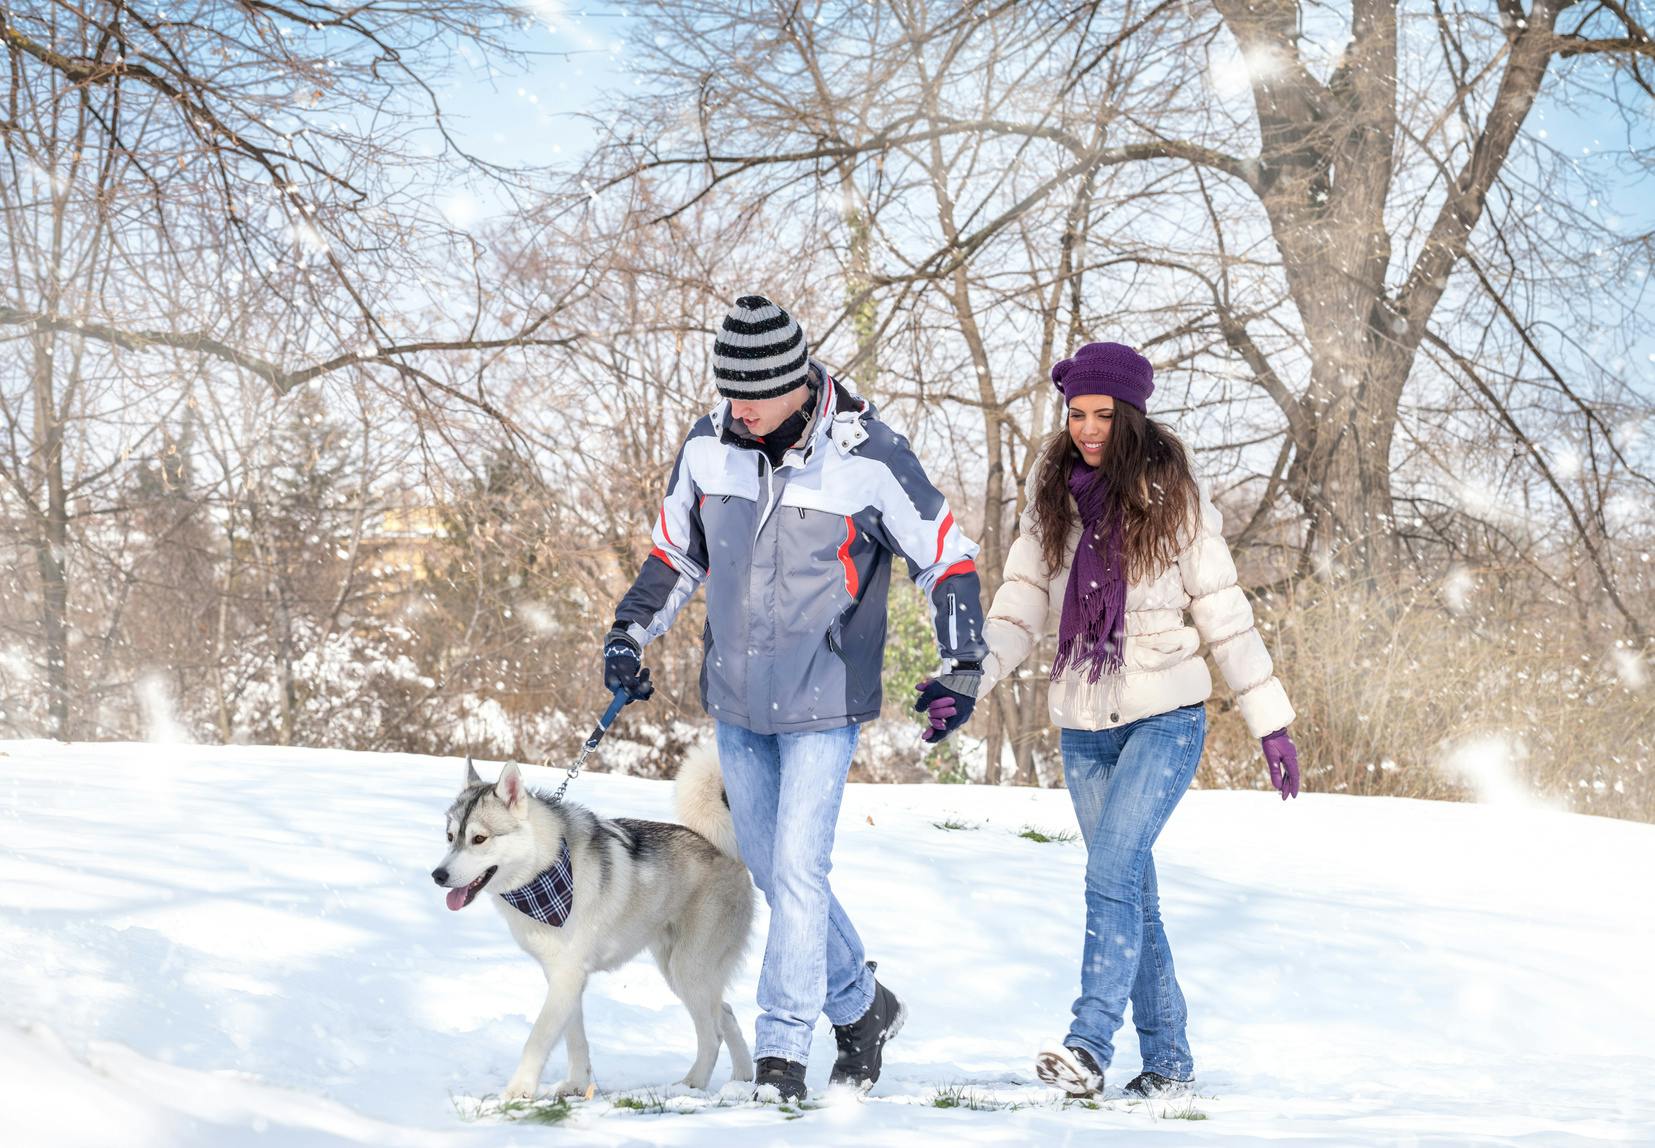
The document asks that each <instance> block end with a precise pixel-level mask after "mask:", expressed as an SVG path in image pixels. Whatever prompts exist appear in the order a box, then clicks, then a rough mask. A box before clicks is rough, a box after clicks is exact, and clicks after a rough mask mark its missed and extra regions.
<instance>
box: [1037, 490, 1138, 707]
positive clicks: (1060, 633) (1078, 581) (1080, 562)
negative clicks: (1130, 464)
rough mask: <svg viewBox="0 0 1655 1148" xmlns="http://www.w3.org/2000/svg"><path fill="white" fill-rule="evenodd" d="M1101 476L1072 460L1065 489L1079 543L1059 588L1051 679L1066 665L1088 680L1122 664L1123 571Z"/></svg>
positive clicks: (1116, 529)
mask: <svg viewBox="0 0 1655 1148" xmlns="http://www.w3.org/2000/svg"><path fill="white" fill-rule="evenodd" d="M1104 486H1105V484H1104V480H1103V476H1102V475H1101V474H1099V473H1098V472H1097V470H1096V469H1094V468H1093V467H1090V466H1087V465H1086V464H1085V463H1084V462H1081V461H1079V460H1078V459H1077V460H1076V461H1075V464H1074V468H1073V469H1072V470H1071V471H1070V472H1069V493H1071V494H1073V495H1074V496H1075V505H1076V506H1078V507H1079V508H1080V527H1081V529H1080V544H1079V545H1078V546H1076V547H1075V564H1074V567H1073V569H1071V570H1070V571H1069V585H1068V586H1067V587H1066V588H1065V589H1064V591H1063V618H1062V620H1061V621H1060V622H1059V623H1058V627H1057V657H1056V658H1054V659H1053V660H1052V680H1053V681H1054V682H1055V681H1056V680H1057V679H1058V678H1060V677H1062V676H1063V671H1064V670H1066V669H1069V668H1070V667H1075V668H1079V667H1081V666H1083V665H1086V663H1088V662H1089V663H1091V664H1090V665H1089V666H1088V667H1087V669H1086V680H1087V681H1088V682H1096V681H1097V680H1098V679H1099V678H1100V677H1102V676H1103V675H1104V674H1105V673H1111V674H1113V673H1118V672H1119V671H1120V669H1121V667H1122V665H1123V664H1124V653H1125V648H1124V647H1125V639H1124V636H1123V635H1124V632H1125V629H1126V575H1125V574H1124V573H1123V571H1122V568H1121V523H1120V519H1119V518H1115V519H1113V520H1112V521H1110V522H1107V523H1106V522H1105V521H1104V516H1105V502H1104Z"/></svg>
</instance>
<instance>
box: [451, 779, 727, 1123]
mask: <svg viewBox="0 0 1655 1148" xmlns="http://www.w3.org/2000/svg"><path fill="white" fill-rule="evenodd" d="M676 801H677V806H678V816H679V818H680V819H681V820H682V821H683V822H684V824H683V825H671V824H668V823H666V822H661V821H636V820H633V819H631V818H626V817H617V818H614V819H610V818H604V817H598V816H597V815H595V814H594V813H592V812H591V811H590V810H587V809H583V808H582V807H580V806H578V805H572V804H567V803H559V804H557V805H553V804H552V803H551V802H549V801H547V800H546V799H545V798H544V797H541V796H540V795H538V794H534V793H531V792H529V790H528V789H527V787H526V786H525V785H524V784H523V777H522V774H521V773H520V772H519V771H518V768H517V766H516V765H515V764H511V765H507V766H506V768H505V770H504V771H503V772H502V773H501V774H500V780H499V781H498V782H496V783H495V784H492V785H491V784H489V783H488V782H486V781H484V780H483V779H482V778H481V777H479V776H478V775H477V771H476V770H475V769H474V768H472V766H471V764H470V762H467V763H466V779H465V786H464V788H462V789H461V790H460V795H459V797H457V798H456V799H455V801H454V804H453V805H451V806H450V807H449V809H448V841H449V849H448V854H447V855H446V856H445V857H444V858H443V859H442V864H440V865H438V866H437V867H436V869H434V870H432V872H431V877H432V879H433V880H434V881H436V883H437V884H438V885H440V886H442V887H444V888H446V889H448V890H449V892H448V907H449V908H450V909H455V910H458V909H463V908H465V907H466V906H467V905H469V904H471V902H472V901H473V900H474V899H475V898H476V896H477V894H478V893H483V892H486V893H489V894H490V895H491V897H492V899H493V900H494V903H495V906H496V908H498V909H499V910H500V914H501V915H502V916H503V917H505V919H506V924H507V925H509V926H510V927H511V932H512V936H513V937H515V938H516V939H517V943H518V944H519V945H521V946H522V948H523V951H524V952H526V953H528V954H529V955H530V956H531V957H533V958H534V959H535V960H537V961H539V962H540V966H541V968H542V969H543V970H545V973H546V1003H545V1004H544V1005H543V1006H541V1009H540V1016H539V1017H538V1018H537V1019H536V1020H535V1022H534V1028H533V1029H532V1030H531V1031H530V1033H529V1040H528V1043H527V1044H526V1045H524V1046H523V1058H522V1060H521V1061H520V1062H519V1063H518V1065H517V1071H516V1072H515V1073H513V1074H512V1078H511V1081H510V1083H508V1084H507V1085H506V1090H505V1093H504V1094H503V1095H504V1096H505V1097H506V1098H507V1099H517V1098H527V1097H531V1096H533V1095H534V1093H535V1090H536V1088H538V1087H539V1084H540V1074H541V1071H542V1070H543V1069H544V1068H545V1067H546V1057H547V1055H548V1054H549V1053H550V1052H551V1050H552V1046H553V1045H555V1044H556V1043H557V1041H558V1038H559V1037H562V1038H563V1040H564V1042H565V1044H566V1045H567V1046H568V1052H569V1076H568V1078H567V1079H566V1080H563V1081H561V1082H560V1083H558V1084H557V1085H556V1086H555V1087H554V1088H553V1095H556V1096H564V1095H568V1094H571V1093H583V1092H585V1091H586V1090H587V1088H588V1087H589V1086H590V1084H591V1082H592V1061H591V1053H590V1050H589V1049H588V1047H587V1044H586V1028H585V1026H584V1024H583V1023H582V1020H581V993H582V990H583V989H584V988H585V986H586V978H587V976H588V975H589V974H591V973H594V972H599V971H603V970H608V969H613V968H617V967H618V966H620V965H621V964H623V963H625V962H626V961H628V960H630V959H631V958H632V957H633V956H635V955H637V954H638V953H639V952H641V951H643V950H644V949H646V948H647V949H648V950H649V951H650V953H651V954H652V955H653V956H654V957H655V962H656V964H658V965H659V966H660V967H661V974H662V975H663V976H664V977H666V981H667V984H668V986H670V987H671V989H672V991H673V992H674V993H676V994H677V996H678V999H679V1000H681V1001H683V1002H684V1007H686V1008H687V1009H689V1010H690V1019H691V1020H692V1021H694V1023H695V1039H696V1055H695V1063H694V1064H692V1065H690V1070H689V1072H687V1073H685V1074H684V1080H683V1083H684V1084H686V1085H688V1086H689V1087H691V1088H695V1089H704V1088H706V1087H707V1079H708V1077H709V1076H710V1075H711V1074H712V1071H713V1066H714V1065H715V1064H716V1063H717V1061H718V1047H719V1041H720V1038H722V1039H723V1041H724V1042H725V1043H727V1044H728V1045H729V1046H730V1061H731V1066H732V1073H731V1076H732V1079H734V1080H743V1081H745V1080H752V1079H753V1059H752V1056H751V1054H750V1053H749V1052H748V1050H747V1042H746V1040H745V1039H744V1038H743V1036H742V1033H741V1026H740V1025H739V1024H737V1023H736V1016H735V1013H734V1012H733V1011H731V1009H730V1006H729V1005H728V1004H726V1003H725V1002H724V990H725V988H726V986H727V985H728V984H729V983H730V977H731V975H732V974H733V973H734V972H735V969H736V966H737V965H738V964H739V963H740V961H741V958H742V954H743V952H744V951H745V949H746V947H747V938H748V934H749V932H750V930H751V926H752V920H753V885H752V881H751V880H750V879H749V877H748V874H747V867H746V866H745V865H743V864H742V863H741V861H740V859H739V857H738V855H737V853H736V845H735V830H734V827H733V826H732V824H731V822H730V811H729V808H728V807H727V806H726V805H725V804H724V795H723V788H722V781H721V778H720V776H719V772H718V764H717V760H716V759H715V758H713V757H712V754H711V751H710V750H707V749H705V748H703V749H698V750H697V751H695V752H694V753H692V755H691V760H690V761H688V762H686V764H685V766H684V768H683V769H682V770H680V772H679V779H678V783H677V786H676ZM537 879H538V880H537ZM566 879H567V880H566ZM525 889H529V890H541V891H547V890H553V892H552V893H551V894H550V895H549V896H545V897H542V898H541V899H540V900H539V901H538V902H535V901H533V900H530V901H525V900H524V890H525ZM571 902H572V904H571ZM548 904H551V905H553V907H552V908H551V909H550V910H547V908H546V906H547V905H548ZM518 905H522V906H523V908H518V907H517V906H518ZM548 919H550V920H552V921H558V922H561V923H560V924H552V923H548Z"/></svg>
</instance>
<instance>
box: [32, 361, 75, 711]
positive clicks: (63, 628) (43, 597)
mask: <svg viewBox="0 0 1655 1148" xmlns="http://www.w3.org/2000/svg"><path fill="white" fill-rule="evenodd" d="M33 342H34V417H35V426H34V434H35V457H37V458H38V459H40V462H41V469H42V477H43V479H44V480H45V492H44V493H45V504H44V505H43V506H39V507H38V508H37V514H36V522H35V544H34V552H35V568H36V570H37V571H38V572H39V574H40V629H41V635H42V638H43V640H44V643H45V647H46V651H45V652H46V719H47V732H48V733H49V734H50V735H51V736H52V737H54V738H56V739H57V740H59V741H68V740H69V738H70V735H71V733H72V725H71V720H70V707H69V569H68V567H69V505H68V495H67V491H66V490H65V488H64V482H63V424H62V422H61V421H60V419H59V417H58V416H59V412H58V410H57V407H56V403H55V396H56V392H55V391H54V389H53V384H54V378H53V360H52V351H53V343H54V342H55V338H54V336H52V335H51V334H49V333H45V332H42V333H39V334H37V335H36V336H35V338H34V340H33Z"/></svg>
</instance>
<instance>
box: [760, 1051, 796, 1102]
mask: <svg viewBox="0 0 1655 1148" xmlns="http://www.w3.org/2000/svg"><path fill="white" fill-rule="evenodd" d="M757 1068H758V1076H757V1079H755V1080H754V1081H753V1099H754V1100H766V1099H768V1097H764V1096H760V1095H759V1091H760V1090H762V1089H763V1088H764V1087H765V1086H766V1085H768V1086H769V1087H771V1088H774V1089H775V1090H776V1092H777V1093H779V1094H780V1096H781V1101H782V1103H783V1104H797V1103H798V1102H799V1101H801V1100H803V1099H804V1098H805V1094H806V1093H807V1092H809V1089H807V1088H806V1087H805V1066H804V1065H802V1064H800V1063H799V1062H798V1061H795V1060H787V1059H785V1058H783V1057H780V1056H761V1057H759V1062H758V1065H757Z"/></svg>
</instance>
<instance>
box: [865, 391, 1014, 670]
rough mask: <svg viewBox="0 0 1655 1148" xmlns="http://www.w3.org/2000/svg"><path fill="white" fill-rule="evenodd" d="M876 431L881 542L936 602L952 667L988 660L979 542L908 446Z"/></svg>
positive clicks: (879, 427) (941, 643)
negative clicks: (880, 471) (963, 527)
mask: <svg viewBox="0 0 1655 1148" xmlns="http://www.w3.org/2000/svg"><path fill="white" fill-rule="evenodd" d="M870 430H872V431H874V435H873V436H871V437H870V442H869V444H868V447H870V448H872V449H871V450H867V453H868V454H870V455H871V456H872V457H875V458H877V459H878V461H880V462H881V463H883V470H884V473H883V475H882V476H881V481H880V484H879V487H880V489H879V491H878V494H877V496H876V501H875V509H876V510H877V511H878V512H879V528H880V534H881V538H880V541H881V542H882V543H883V544H884V545H885V546H887V547H888V548H889V549H890V550H891V551H892V552H893V553H895V554H898V555H900V556H901V557H902V558H903V560H904V561H906V562H907V563H908V575H909V577H911V578H912V579H913V580H914V583H915V585H917V586H918V587H919V588H920V590H921V591H922V592H923V593H924V594H925V595H926V597H928V598H929V599H930V600H931V618H932V623H933V624H934V625H935V627H936V631H937V648H938V651H939V652H940V653H941V655H942V658H943V662H944V665H945V668H951V667H952V666H953V665H955V664H957V663H959V662H981V661H982V660H983V655H984V654H986V653H987V652H988V645H987V644H986V643H985V642H984V641H983V604H982V585H981V583H980V581H979V579H978V577H977V562H976V558H977V544H976V543H975V542H973V541H971V539H969V538H967V537H966V536H965V531H963V530H961V529H960V528H959V526H958V525H957V524H956V523H955V522H954V514H953V512H952V511H951V510H949V509H948V500H947V499H945V498H944V497H943V496H942V492H941V491H939V490H938V489H937V488H936V487H935V486H933V485H932V484H931V480H930V478H929V477H927V475H926V473H925V468H924V467H922V466H920V463H919V459H918V458H916V457H915V456H914V452H913V450H912V449H910V447H909V446H908V440H907V439H905V438H903V437H902V436H901V435H899V434H897V433H896V432H894V431H892V430H890V428H888V427H886V426H884V425H883V424H881V423H874V424H873V426H872V427H870Z"/></svg>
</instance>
